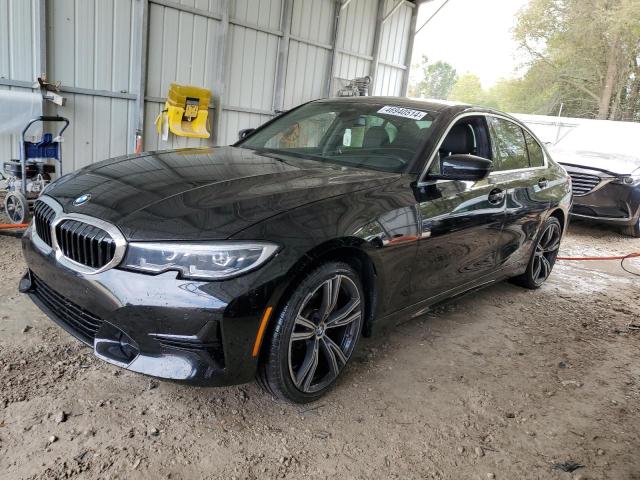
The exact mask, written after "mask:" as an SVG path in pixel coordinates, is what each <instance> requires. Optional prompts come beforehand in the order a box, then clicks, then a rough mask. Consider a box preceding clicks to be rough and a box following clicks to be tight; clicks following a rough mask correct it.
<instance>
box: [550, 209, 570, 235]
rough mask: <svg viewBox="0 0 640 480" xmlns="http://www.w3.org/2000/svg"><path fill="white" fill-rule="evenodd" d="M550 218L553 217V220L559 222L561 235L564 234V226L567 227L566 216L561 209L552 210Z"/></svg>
mask: <svg viewBox="0 0 640 480" xmlns="http://www.w3.org/2000/svg"><path fill="white" fill-rule="evenodd" d="M550 217H555V218H557V219H558V221H559V222H560V229H561V231H562V233H563V234H564V232H565V229H566V226H567V216H566V214H565V213H564V212H563V211H562V209H561V208H556V209H555V210H553V211H552V212H551V213H550V214H549V218H550Z"/></svg>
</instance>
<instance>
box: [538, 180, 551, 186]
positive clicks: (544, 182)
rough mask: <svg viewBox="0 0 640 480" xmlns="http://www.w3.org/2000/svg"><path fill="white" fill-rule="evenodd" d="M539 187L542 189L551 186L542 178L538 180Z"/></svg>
mask: <svg viewBox="0 0 640 480" xmlns="http://www.w3.org/2000/svg"><path fill="white" fill-rule="evenodd" d="M538 186H539V187H540V188H547V187H548V186H549V180H547V179H546V178H541V179H540V180H538Z"/></svg>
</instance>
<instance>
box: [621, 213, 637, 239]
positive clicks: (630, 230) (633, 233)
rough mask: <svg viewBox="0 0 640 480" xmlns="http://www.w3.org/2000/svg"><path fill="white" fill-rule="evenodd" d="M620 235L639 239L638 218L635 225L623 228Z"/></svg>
mask: <svg viewBox="0 0 640 480" xmlns="http://www.w3.org/2000/svg"><path fill="white" fill-rule="evenodd" d="M622 233H623V234H624V235H628V236H630V237H634V238H640V218H638V220H636V223H635V224H633V225H629V226H628V227H625V228H623V229H622Z"/></svg>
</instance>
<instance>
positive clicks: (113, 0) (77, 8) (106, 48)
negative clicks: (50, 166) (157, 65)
mask: <svg viewBox="0 0 640 480" xmlns="http://www.w3.org/2000/svg"><path fill="white" fill-rule="evenodd" d="M133 18H134V0H99V1H80V2H79V1H75V0H55V6H54V5H51V4H50V5H49V8H47V25H49V26H50V28H48V29H47V75H48V77H49V78H50V79H52V80H58V81H61V82H62V84H63V85H65V86H67V87H76V88H81V89H86V90H89V91H91V90H94V91H104V92H116V93H120V94H129V95H130V97H131V98H130V99H124V98H113V97H108V96H100V95H94V94H89V95H85V94H78V93H65V94H64V96H65V97H66V99H67V101H66V104H65V106H64V107H59V108H57V109H55V111H56V112H57V113H58V114H60V115H62V116H64V117H67V118H69V120H70V121H71V125H70V127H69V129H68V130H67V131H66V132H65V142H64V145H63V161H64V163H63V168H64V169H65V171H67V172H68V171H70V170H72V169H73V170H75V169H78V168H81V167H83V166H85V165H88V164H90V163H92V162H94V161H96V160H101V159H105V158H110V157H115V156H119V155H123V154H125V153H127V152H130V151H131V150H132V148H133V144H134V141H133V135H134V132H135V128H134V127H133V107H134V105H135V94H132V93H131V92H135V87H134V85H133V82H134V80H133V72H132V68H131V65H132V64H133V60H134V59H133V29H134V26H133V24H132V19H133Z"/></svg>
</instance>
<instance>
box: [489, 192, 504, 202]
mask: <svg viewBox="0 0 640 480" xmlns="http://www.w3.org/2000/svg"><path fill="white" fill-rule="evenodd" d="M503 200H504V192H503V191H502V190H501V189H499V188H494V189H493V190H491V191H490V192H489V203H493V204H494V205H495V204H499V203H502V201H503Z"/></svg>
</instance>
